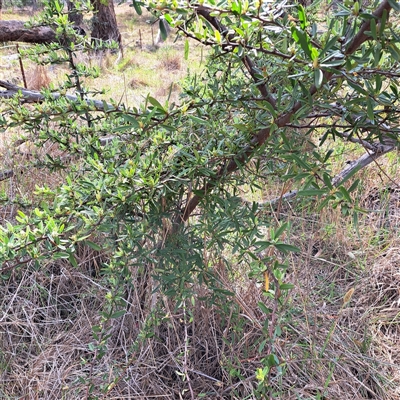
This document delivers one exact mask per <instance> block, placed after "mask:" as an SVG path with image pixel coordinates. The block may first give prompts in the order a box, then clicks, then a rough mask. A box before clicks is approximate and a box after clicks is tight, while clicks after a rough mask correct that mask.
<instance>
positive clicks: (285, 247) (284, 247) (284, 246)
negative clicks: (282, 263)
mask: <svg viewBox="0 0 400 400" xmlns="http://www.w3.org/2000/svg"><path fill="white" fill-rule="evenodd" d="M274 247H275V248H276V249H278V250H279V251H281V252H283V253H286V252H289V251H291V252H293V253H298V252H299V251H300V249H299V248H298V247H296V246H292V245H291V244H287V243H274Z"/></svg>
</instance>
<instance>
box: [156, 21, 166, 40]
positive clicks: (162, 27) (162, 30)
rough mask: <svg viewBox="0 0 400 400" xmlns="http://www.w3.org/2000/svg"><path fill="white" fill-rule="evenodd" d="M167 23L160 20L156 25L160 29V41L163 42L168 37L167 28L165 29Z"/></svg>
mask: <svg viewBox="0 0 400 400" xmlns="http://www.w3.org/2000/svg"><path fill="white" fill-rule="evenodd" d="M167 23H168V22H167V21H166V20H165V19H164V18H161V19H160V21H159V23H158V26H159V28H160V33H161V39H162V40H163V41H164V40H167V37H168V32H167V27H166V24H167Z"/></svg>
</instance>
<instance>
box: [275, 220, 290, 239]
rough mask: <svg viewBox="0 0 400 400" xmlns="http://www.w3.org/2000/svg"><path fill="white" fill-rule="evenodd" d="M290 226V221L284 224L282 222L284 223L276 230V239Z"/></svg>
mask: <svg viewBox="0 0 400 400" xmlns="http://www.w3.org/2000/svg"><path fill="white" fill-rule="evenodd" d="M288 226H289V223H288V222H285V223H284V224H282V225H281V226H280V227H279V228H278V229H277V230H276V232H275V235H274V239H278V238H279V236H281V235H282V233H283V232H284V231H286V230H287V229H288Z"/></svg>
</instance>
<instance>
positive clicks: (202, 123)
mask: <svg viewBox="0 0 400 400" xmlns="http://www.w3.org/2000/svg"><path fill="white" fill-rule="evenodd" d="M188 118H189V119H191V120H192V121H193V122H195V123H196V124H200V125H210V122H209V121H207V120H205V119H203V118H199V117H196V116H194V115H188Z"/></svg>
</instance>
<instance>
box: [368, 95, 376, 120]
mask: <svg viewBox="0 0 400 400" xmlns="http://www.w3.org/2000/svg"><path fill="white" fill-rule="evenodd" d="M367 115H368V118H369V119H370V120H371V121H374V119H375V115H374V105H373V103H372V99H371V97H368V98H367Z"/></svg>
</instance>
